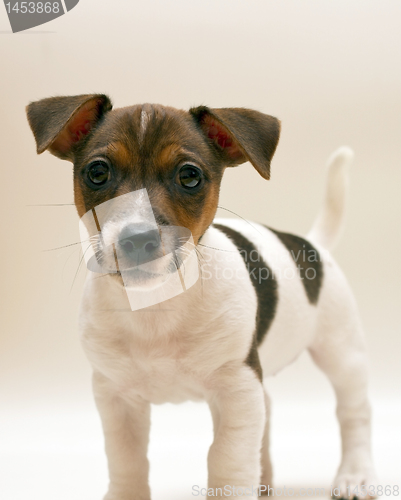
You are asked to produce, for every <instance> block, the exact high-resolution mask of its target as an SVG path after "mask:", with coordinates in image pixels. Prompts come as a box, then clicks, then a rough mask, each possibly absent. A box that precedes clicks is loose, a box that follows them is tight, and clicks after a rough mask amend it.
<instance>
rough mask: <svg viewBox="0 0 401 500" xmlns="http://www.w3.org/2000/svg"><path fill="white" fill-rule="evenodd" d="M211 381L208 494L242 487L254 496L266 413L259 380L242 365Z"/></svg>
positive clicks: (232, 490) (247, 494)
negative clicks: (211, 430) (212, 433)
mask: <svg viewBox="0 0 401 500" xmlns="http://www.w3.org/2000/svg"><path fill="white" fill-rule="evenodd" d="M214 382H215V383H214V384H213V385H214V387H215V390H214V391H213V395H212V397H211V398H210V399H209V406H210V409H211V412H212V417H213V425H214V441H213V444H212V446H211V447H210V450H209V455H208V472H209V480H208V488H209V495H211V496H213V495H214V496H227V495H228V494H231V495H233V494H234V492H235V490H238V491H237V493H236V494H237V495H240V494H241V490H242V492H243V493H242V494H243V495H246V496H247V497H251V498H254V497H255V498H256V497H257V488H258V485H259V484H260V477H261V460H260V457H261V444H262V438H263V430H264V426H265V416H266V415H265V413H266V411H265V403H264V392H263V386H262V383H261V382H260V381H259V379H258V378H257V376H256V374H255V373H254V372H253V371H252V370H250V369H249V367H247V366H245V365H243V366H241V367H240V368H237V369H235V370H231V369H225V370H224V372H222V373H219V375H218V378H217V380H215V381H214ZM252 488H253V490H252ZM210 489H213V491H211V490H210ZM252 491H253V493H252Z"/></svg>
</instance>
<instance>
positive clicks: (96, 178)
mask: <svg viewBox="0 0 401 500" xmlns="http://www.w3.org/2000/svg"><path fill="white" fill-rule="evenodd" d="M109 179H110V167H109V165H108V164H107V163H106V162H105V161H103V160H96V161H94V162H92V163H90V164H89V165H88V167H87V169H86V181H87V184H88V185H89V186H90V187H91V188H94V189H96V188H99V187H102V186H104V185H105V184H106V182H108V180H109Z"/></svg>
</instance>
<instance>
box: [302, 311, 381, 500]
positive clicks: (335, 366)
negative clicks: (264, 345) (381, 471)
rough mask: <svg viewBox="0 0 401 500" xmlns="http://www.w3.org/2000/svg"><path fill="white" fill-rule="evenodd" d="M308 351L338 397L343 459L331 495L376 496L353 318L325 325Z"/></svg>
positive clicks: (361, 346) (360, 345) (363, 368)
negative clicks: (332, 326)
mask: <svg viewBox="0 0 401 500" xmlns="http://www.w3.org/2000/svg"><path fill="white" fill-rule="evenodd" d="M340 316H341V315H340ZM326 326H327V325H326ZM339 326H340V328H339ZM309 351H310V353H311V355H312V358H313V360H314V361H315V363H316V364H317V365H318V367H319V368H321V370H322V371H323V372H324V373H325V374H326V375H327V376H328V378H329V380H330V381H331V383H332V385H333V388H334V391H335V394H336V398H337V418H338V421H339V424H340V430H341V444H342V459H341V463H340V466H339V468H338V472H337V476H336V478H335V480H334V483H333V488H332V492H333V496H334V497H338V498H350V499H352V498H355V497H356V498H363V497H369V496H370V497H375V488H376V487H377V480H376V475H375V471H374V466H373V462H372V458H371V446H370V439H371V438H370V413H371V412H370V405H369V401H368V396H367V356H366V348H365V342H364V338H363V335H362V328H361V326H360V324H359V321H358V318H357V317H356V315H352V317H350V316H348V318H346V321H341V325H339V324H338V323H337V325H336V327H335V328H333V329H332V328H330V327H328V326H327V329H326V331H325V332H324V335H322V336H320V337H318V338H317V339H316V340H315V342H314V344H313V345H312V346H310V348H309Z"/></svg>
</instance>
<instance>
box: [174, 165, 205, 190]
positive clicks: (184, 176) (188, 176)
mask: <svg viewBox="0 0 401 500" xmlns="http://www.w3.org/2000/svg"><path fill="white" fill-rule="evenodd" d="M179 181H180V184H181V186H182V187H184V188H187V189H193V188H196V187H198V186H199V184H200V183H201V182H202V171H201V169H200V168H198V167H194V166H193V165H184V166H183V167H181V170H180V172H179Z"/></svg>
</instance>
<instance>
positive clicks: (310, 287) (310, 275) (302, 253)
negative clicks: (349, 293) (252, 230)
mask: <svg viewBox="0 0 401 500" xmlns="http://www.w3.org/2000/svg"><path fill="white" fill-rule="evenodd" d="M265 227H267V226H265ZM267 229H269V230H270V231H272V232H273V233H274V234H275V235H276V236H277V237H278V238H279V240H280V241H281V243H282V244H283V245H284V246H285V247H286V248H287V250H288V251H289V252H290V254H291V257H292V259H293V260H294V262H295V264H296V265H297V267H298V271H299V276H300V278H301V281H302V284H303V286H304V288H305V292H306V295H307V297H308V300H309V302H310V303H311V304H317V301H318V299H319V293H320V289H321V288H322V283H323V264H322V261H321V259H320V255H319V252H318V251H317V250H316V248H315V247H314V246H313V245H312V244H311V243H309V241H307V240H305V239H304V238H301V237H300V236H296V235H295V234H290V233H282V232H280V231H275V230H274V229H271V228H270V227H268V228H267Z"/></svg>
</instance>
